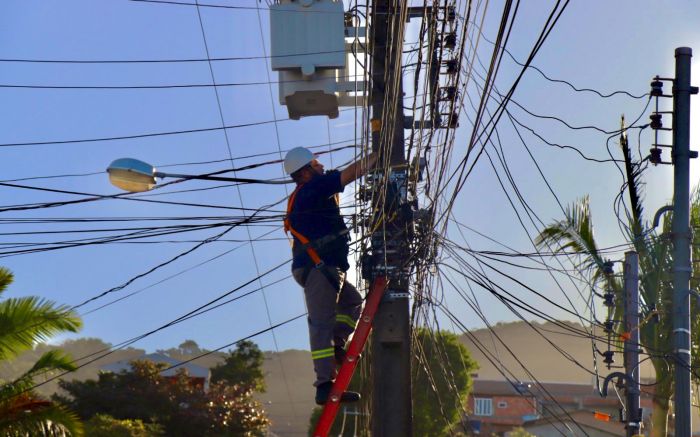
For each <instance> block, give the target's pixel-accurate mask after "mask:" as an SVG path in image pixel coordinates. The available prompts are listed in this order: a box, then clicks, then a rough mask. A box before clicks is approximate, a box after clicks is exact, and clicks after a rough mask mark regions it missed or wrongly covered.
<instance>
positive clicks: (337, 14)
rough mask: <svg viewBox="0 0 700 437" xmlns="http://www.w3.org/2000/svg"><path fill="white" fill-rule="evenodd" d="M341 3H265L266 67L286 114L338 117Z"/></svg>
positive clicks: (328, 0)
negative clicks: (276, 82) (275, 82)
mask: <svg viewBox="0 0 700 437" xmlns="http://www.w3.org/2000/svg"><path fill="white" fill-rule="evenodd" d="M344 14H345V11H344V9H343V2H342V1H333V0H297V1H292V0H280V1H279V3H277V4H274V5H272V6H270V38H271V50H270V54H271V55H272V58H271V59H272V60H271V65H272V70H274V71H278V72H279V93H280V103H281V104H283V105H286V106H287V110H288V112H289V118H291V119H294V120H298V119H299V118H300V117H305V116H312V115H326V116H328V117H330V118H336V117H337V116H338V106H339V94H338V92H337V91H338V73H339V72H343V74H345V71H346V70H345V67H346V63H347V52H346V50H345V21H344Z"/></svg>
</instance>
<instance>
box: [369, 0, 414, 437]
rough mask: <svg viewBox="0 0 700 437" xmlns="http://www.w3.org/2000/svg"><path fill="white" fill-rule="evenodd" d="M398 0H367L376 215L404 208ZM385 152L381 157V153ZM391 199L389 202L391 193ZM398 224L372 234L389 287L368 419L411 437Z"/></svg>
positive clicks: (382, 435) (377, 322)
mask: <svg viewBox="0 0 700 437" xmlns="http://www.w3.org/2000/svg"><path fill="white" fill-rule="evenodd" d="M406 6H407V5H405V4H404V2H389V1H388V0H374V1H373V3H372V14H371V27H370V30H371V33H370V49H371V51H372V69H371V77H372V121H371V128H372V150H373V151H375V152H382V151H384V153H382V154H381V155H380V161H379V162H378V168H379V169H385V168H390V170H389V174H385V175H383V174H381V173H380V172H375V175H374V177H375V178H377V179H382V177H383V178H384V180H385V181H386V183H387V186H388V189H383V188H381V187H375V189H377V190H381V193H382V194H379V191H378V192H377V194H378V195H376V196H374V198H375V199H378V201H376V203H375V204H374V208H375V211H382V212H383V213H382V216H383V217H392V216H394V215H395V214H394V212H395V210H396V209H397V207H398V205H399V204H403V203H405V202H406V193H407V182H408V178H407V168H406V165H405V164H406V161H405V157H404V147H405V144H404V112H403V89H402V88H403V85H402V80H401V77H402V75H401V57H402V50H403V32H402V29H403V27H404V26H403V25H402V19H403V18H402V15H403V14H402V8H404V7H406ZM386 152H388V153H386ZM387 193H393V194H392V195H391V197H390V194H387ZM406 238H407V237H406V232H405V224H402V223H401V221H400V220H397V219H394V220H391V221H387V220H385V222H384V223H382V224H381V226H380V227H379V229H378V230H377V231H376V232H375V233H374V234H373V235H372V256H373V261H374V262H373V264H374V265H373V268H374V270H375V272H381V273H379V274H382V275H386V276H387V277H388V278H389V286H388V289H387V290H386V291H385V293H384V298H383V300H382V302H381V303H380V304H379V309H378V310H377V314H376V316H375V318H374V333H373V334H372V364H371V366H372V386H373V393H372V415H371V422H372V423H371V430H372V433H371V435H372V436H373V437H411V435H413V430H412V429H413V426H412V417H413V414H412V410H411V407H412V403H411V349H410V348H411V341H410V329H411V328H410V310H409V294H408V275H407V274H406V272H405V270H406V259H407V258H408V254H407V250H406V247H407V245H406Z"/></svg>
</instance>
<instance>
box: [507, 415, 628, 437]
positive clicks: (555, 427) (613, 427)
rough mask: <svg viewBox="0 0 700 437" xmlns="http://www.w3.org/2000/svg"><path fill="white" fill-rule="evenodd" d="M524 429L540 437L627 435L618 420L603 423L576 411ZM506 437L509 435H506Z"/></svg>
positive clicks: (528, 424)
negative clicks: (559, 418)
mask: <svg viewBox="0 0 700 437" xmlns="http://www.w3.org/2000/svg"><path fill="white" fill-rule="evenodd" d="M523 429H525V431H527V432H529V433H530V434H534V435H536V436H538V437H561V436H562V435H566V436H579V435H586V436H590V437H616V436H621V435H625V424H624V423H622V422H620V421H618V420H614V419H613V420H610V421H601V420H598V419H596V418H595V417H594V416H593V414H591V413H590V412H589V411H575V412H573V413H569V415H567V416H565V417H562V418H561V420H553V418H552V417H543V418H540V419H537V420H534V421H532V422H528V423H526V424H524V425H523ZM505 435H506V437H507V436H508V433H506V434H505Z"/></svg>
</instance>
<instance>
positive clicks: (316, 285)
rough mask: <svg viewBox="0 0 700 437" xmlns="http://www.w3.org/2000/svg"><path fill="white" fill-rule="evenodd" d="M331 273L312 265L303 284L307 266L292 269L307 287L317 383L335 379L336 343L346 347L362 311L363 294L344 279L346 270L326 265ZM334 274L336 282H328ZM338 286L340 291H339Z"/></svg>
mask: <svg viewBox="0 0 700 437" xmlns="http://www.w3.org/2000/svg"><path fill="white" fill-rule="evenodd" d="M325 268H326V269H328V271H329V272H330V273H331V275H324V274H323V273H321V272H320V271H319V270H318V269H316V268H312V269H311V271H310V272H309V275H308V277H307V278H306V284H303V282H302V281H303V277H304V269H295V270H293V271H292V274H293V275H294V279H295V280H296V281H297V283H299V285H301V286H302V287H304V297H305V298H306V307H307V309H308V312H309V317H308V322H309V341H310V343H311V358H312V359H313V362H314V371H315V372H316V382H315V383H314V385H316V386H318V385H319V384H322V383H324V382H327V381H332V380H333V379H334V378H335V372H336V364H335V354H334V349H333V346H334V345H338V346H344V345H345V342H346V341H347V340H348V337H349V336H350V334H352V332H353V331H354V329H355V324H356V322H357V319H358V318H359V317H360V311H361V310H362V296H361V295H360V293H359V292H358V291H357V289H355V287H354V286H353V285H352V284H350V283H349V282H347V281H346V280H345V272H343V271H342V270H340V269H338V268H336V267H325ZM326 276H332V277H333V278H334V279H335V280H336V281H337V283H336V284H335V286H334V285H332V284H330V283H329V280H328V278H327V277H326ZM337 289H339V290H340V292H339V293H338V292H336V290H337Z"/></svg>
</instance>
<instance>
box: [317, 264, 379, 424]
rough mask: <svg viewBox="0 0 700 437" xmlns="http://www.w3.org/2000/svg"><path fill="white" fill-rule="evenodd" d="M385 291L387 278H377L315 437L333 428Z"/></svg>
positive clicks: (325, 406) (371, 288)
mask: <svg viewBox="0 0 700 437" xmlns="http://www.w3.org/2000/svg"><path fill="white" fill-rule="evenodd" d="M385 289H386V278H385V277H383V276H380V277H378V278H376V279H375V280H374V282H373V283H372V286H371V287H370V289H369V293H368V294H367V301H366V302H365V308H364V309H363V310H362V314H361V315H360V319H359V320H358V321H357V327H356V328H355V333H354V334H353V336H352V341H351V342H350V346H348V351H347V355H346V356H345V360H344V361H343V365H342V366H340V370H339V371H338V376H337V378H336V379H335V383H334V384H333V388H332V389H331V394H330V396H328V402H326V404H325V405H324V407H323V413H321V417H320V418H319V419H318V423H317V424H316V429H315V430H314V434H313V437H327V436H328V433H329V432H330V430H331V426H333V422H334V421H335V416H336V415H337V414H338V410H339V409H340V395H341V394H342V393H343V392H344V391H345V390H346V389H347V388H348V385H349V384H350V379H352V374H353V373H354V372H355V367H357V359H358V358H359V357H360V352H362V349H363V348H364V347H365V343H366V342H367V337H369V333H370V331H371V330H372V321H373V320H374V315H375V314H376V312H377V307H378V306H379V302H380V301H381V300H382V295H383V294H384V290H385Z"/></svg>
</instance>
